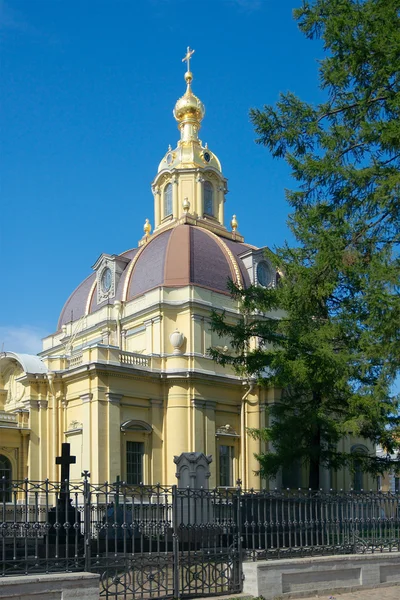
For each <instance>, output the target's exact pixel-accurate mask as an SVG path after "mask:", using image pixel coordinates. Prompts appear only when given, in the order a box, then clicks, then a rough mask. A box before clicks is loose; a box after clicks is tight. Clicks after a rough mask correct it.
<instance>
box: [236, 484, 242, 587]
mask: <svg viewBox="0 0 400 600" xmlns="http://www.w3.org/2000/svg"><path fill="white" fill-rule="evenodd" d="M241 500H242V482H241V480H240V479H238V480H237V482H236V507H237V508H236V539H237V542H236V551H237V554H238V561H237V562H238V578H239V585H240V591H241V592H242V591H243V556H242V511H241V506H240V504H241Z"/></svg>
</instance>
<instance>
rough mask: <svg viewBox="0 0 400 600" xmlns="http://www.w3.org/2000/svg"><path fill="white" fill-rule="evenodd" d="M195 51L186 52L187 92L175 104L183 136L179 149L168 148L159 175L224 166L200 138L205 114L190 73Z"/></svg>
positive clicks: (188, 50) (217, 169)
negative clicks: (193, 87)
mask: <svg viewBox="0 0 400 600" xmlns="http://www.w3.org/2000/svg"><path fill="white" fill-rule="evenodd" d="M193 53H194V50H191V49H190V48H188V49H187V52H186V56H185V57H184V58H183V61H182V62H186V68H187V71H186V73H185V81H186V85H187V88H186V92H185V93H184V95H183V96H182V97H181V98H179V100H178V101H177V103H176V104H175V108H174V110H173V114H174V117H175V119H176V120H177V121H178V129H179V131H180V132H181V137H180V140H179V142H178V146H177V148H175V149H174V150H173V149H172V148H171V147H169V148H168V151H167V153H166V154H165V156H164V157H163V159H162V160H161V162H160V164H159V166H158V172H159V173H160V171H163V170H164V169H168V170H169V171H171V170H172V169H193V168H201V169H205V168H207V169H208V168H211V169H215V170H216V171H219V172H221V171H222V169H221V163H220V162H219V160H218V158H217V156H215V154H214V153H213V152H211V150H209V148H208V146H207V144H205V145H204V146H203V144H202V142H201V140H200V139H199V130H200V127H201V121H202V120H203V118H204V115H205V114H206V109H205V106H204V104H203V103H202V101H201V100H200V99H199V98H198V97H197V96H195V95H194V94H193V92H192V87H191V85H192V81H193V73H192V72H191V70H190V59H191V56H192V54H193Z"/></svg>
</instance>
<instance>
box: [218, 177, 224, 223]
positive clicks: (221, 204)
mask: <svg viewBox="0 0 400 600" xmlns="http://www.w3.org/2000/svg"><path fill="white" fill-rule="evenodd" d="M224 202H225V187H224V185H219V186H218V221H219V222H220V223H221V225H223V224H224Z"/></svg>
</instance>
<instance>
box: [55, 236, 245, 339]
mask: <svg viewBox="0 0 400 600" xmlns="http://www.w3.org/2000/svg"><path fill="white" fill-rule="evenodd" d="M248 249H249V246H248V245H247V244H243V243H240V242H235V241H232V240H228V239H225V238H221V237H219V236H217V235H216V234H215V233H212V232H210V231H208V230H206V229H204V228H201V227H197V226H195V225H188V224H182V225H177V226H176V227H174V228H172V229H169V230H165V231H162V232H161V233H158V234H157V233H156V234H155V235H153V236H152V237H151V238H150V240H149V241H148V242H147V244H145V245H143V246H142V247H140V248H135V249H133V250H129V251H128V252H124V253H123V254H121V255H120V256H121V257H124V258H128V259H129V263H127V265H126V267H125V269H124V271H123V272H122V274H121V276H120V279H119V281H118V284H117V288H116V293H115V296H114V297H113V298H112V299H110V300H108V301H107V300H106V301H103V302H101V303H100V304H98V303H97V294H96V285H97V284H96V274H95V273H92V274H91V275H89V277H88V278H87V279H85V280H84V281H83V282H82V283H81V284H80V285H79V286H78V287H77V288H76V290H75V291H74V292H73V293H72V294H71V296H70V297H69V298H68V300H67V302H66V304H65V306H64V308H63V310H62V312H61V315H60V319H59V322H58V328H59V329H60V328H61V326H62V325H64V324H65V323H67V322H69V321H71V320H74V321H76V319H79V318H80V317H82V316H83V315H85V314H90V313H93V312H95V311H96V310H98V309H99V308H101V307H102V306H103V305H104V304H107V302H109V303H111V304H113V303H114V302H115V301H116V300H122V301H124V302H129V301H130V300H132V299H133V298H136V297H137V296H140V295H142V294H144V293H146V292H148V291H150V290H152V289H154V288H157V287H182V286H187V285H197V286H201V287H204V288H207V289H210V290H213V291H216V292H219V293H223V294H229V290H228V287H227V283H228V280H229V279H232V280H233V281H235V282H237V283H239V284H240V285H243V286H244V287H247V286H248V285H250V280H249V276H248V273H247V270H246V269H245V267H244V265H243V263H242V261H241V259H240V258H239V255H240V254H242V253H243V252H245V251H246V250H248Z"/></svg>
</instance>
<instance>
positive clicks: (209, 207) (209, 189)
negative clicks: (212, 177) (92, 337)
mask: <svg viewBox="0 0 400 600" xmlns="http://www.w3.org/2000/svg"><path fill="white" fill-rule="evenodd" d="M204 214H205V215H209V216H210V217H213V216H214V190H213V186H212V184H211V183H210V182H209V181H206V182H205V183H204Z"/></svg>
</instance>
